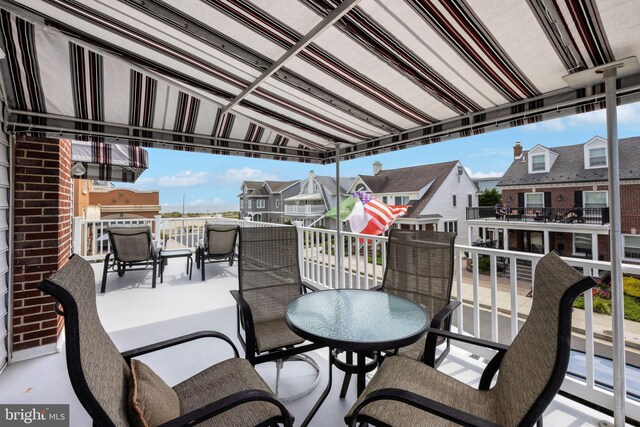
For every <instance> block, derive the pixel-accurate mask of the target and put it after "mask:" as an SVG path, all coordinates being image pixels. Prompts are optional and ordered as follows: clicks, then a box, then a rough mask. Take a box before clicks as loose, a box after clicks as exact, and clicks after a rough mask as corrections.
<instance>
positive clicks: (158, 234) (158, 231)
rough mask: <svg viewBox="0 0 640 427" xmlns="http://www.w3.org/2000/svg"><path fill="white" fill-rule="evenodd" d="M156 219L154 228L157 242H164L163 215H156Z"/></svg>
mask: <svg viewBox="0 0 640 427" xmlns="http://www.w3.org/2000/svg"><path fill="white" fill-rule="evenodd" d="M153 219H154V227H155V233H154V234H155V241H156V242H160V241H162V230H161V227H162V222H161V220H162V215H154V217H153Z"/></svg>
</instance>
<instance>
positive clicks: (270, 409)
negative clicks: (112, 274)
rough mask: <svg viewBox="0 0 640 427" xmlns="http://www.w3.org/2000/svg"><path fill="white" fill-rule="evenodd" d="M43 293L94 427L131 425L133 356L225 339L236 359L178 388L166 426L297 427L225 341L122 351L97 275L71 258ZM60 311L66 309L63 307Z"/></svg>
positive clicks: (43, 285) (207, 334) (198, 335)
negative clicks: (102, 313) (106, 324)
mask: <svg viewBox="0 0 640 427" xmlns="http://www.w3.org/2000/svg"><path fill="white" fill-rule="evenodd" d="M38 288H39V289H40V290H42V291H43V292H46V293H48V294H50V295H52V296H53V297H54V298H56V300H57V301H58V303H57V305H56V310H57V311H58V312H60V313H61V314H62V315H63V316H64V324H65V329H64V330H65V335H66V354H67V369H68V371H69V377H70V379H71V384H72V386H73V389H74V391H75V393H76V396H77V397H78V400H79V401H80V403H82V406H83V407H84V408H85V410H86V411H87V412H88V413H89V415H90V416H91V418H92V419H93V422H94V425H96V426H118V427H121V426H128V425H130V424H129V419H128V417H127V405H128V388H129V386H130V384H129V383H130V381H131V375H132V374H131V369H130V367H129V362H130V360H131V358H134V357H137V356H140V355H143V354H147V353H151V352H153V351H156V350H161V349H164V348H168V347H171V346H174V345H178V344H182V343H185V342H189V341H193V340H195V339H200V338H216V339H220V340H223V341H226V342H227V343H228V344H229V345H230V346H231V348H232V350H233V352H234V353H235V356H236V357H235V358H231V359H227V360H225V361H223V362H220V363H218V364H216V365H214V366H212V367H210V368H207V369H205V370H204V371H202V372H200V373H198V374H196V375H195V376H193V377H191V378H189V379H187V380H185V381H183V382H182V383H180V384H178V385H176V386H174V387H173V390H174V391H175V392H176V394H177V396H178V399H179V406H180V415H179V416H178V417H177V418H175V419H173V420H171V421H169V422H168V423H166V424H163V425H166V426H187V425H192V424H195V423H198V422H202V421H204V422H203V423H202V424H200V425H203V426H230V425H233V426H254V425H260V426H272V425H275V424H276V423H282V424H284V425H285V426H290V425H292V424H291V423H292V419H291V416H290V414H289V413H288V412H287V410H286V409H285V407H284V406H283V405H282V403H280V402H279V401H278V400H277V398H276V397H275V396H274V395H273V393H272V392H271V391H270V390H269V388H268V386H267V384H266V383H265V382H264V381H263V380H262V378H261V377H260V376H259V375H258V373H257V372H256V371H255V370H254V369H253V367H252V366H251V364H250V363H248V362H247V361H246V360H244V359H239V358H237V356H238V351H237V349H236V348H235V346H234V345H233V343H232V342H231V340H230V339H229V338H228V337H226V336H225V335H223V334H221V333H219V332H214V331H202V332H196V333H193V334H190V335H186V336H183V337H179V338H174V339H171V340H168V341H164V342H160V343H157V344H152V345H149V346H145V347H141V348H138V349H135V350H131V351H127V352H124V353H120V352H119V351H118V349H117V348H116V346H115V345H114V344H113V342H112V341H111V339H110V338H109V335H107V333H106V331H105V330H104V328H103V327H102V324H101V323H100V319H99V318H98V312H97V309H96V296H95V290H94V289H95V288H94V274H93V270H92V268H91V266H90V265H89V263H88V262H87V261H85V260H84V259H82V258H81V257H79V256H77V255H76V256H72V257H71V258H70V259H69V262H68V263H67V264H66V265H65V266H64V267H62V268H61V269H60V270H59V271H57V272H56V273H54V274H53V275H52V276H51V277H49V278H48V279H46V280H43V281H42V282H41V283H40V285H39V286H38ZM60 306H61V307H62V308H61V309H60Z"/></svg>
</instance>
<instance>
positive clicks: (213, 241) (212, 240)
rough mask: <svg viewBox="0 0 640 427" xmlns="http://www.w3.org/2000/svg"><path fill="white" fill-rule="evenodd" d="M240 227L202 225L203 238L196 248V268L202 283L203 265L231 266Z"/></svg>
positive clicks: (234, 256)
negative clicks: (207, 263) (218, 263)
mask: <svg viewBox="0 0 640 427" xmlns="http://www.w3.org/2000/svg"><path fill="white" fill-rule="evenodd" d="M239 231H240V227H238V226H237V225H223V224H210V223H206V224H205V225H204V238H203V239H202V240H200V242H199V243H198V247H197V248H196V267H197V268H199V269H200V272H201V274H202V280H203V281H204V276H205V274H204V264H205V261H209V262H228V263H229V266H232V265H233V261H234V259H235V258H236V256H237V255H236V242H237V241H238V233H239Z"/></svg>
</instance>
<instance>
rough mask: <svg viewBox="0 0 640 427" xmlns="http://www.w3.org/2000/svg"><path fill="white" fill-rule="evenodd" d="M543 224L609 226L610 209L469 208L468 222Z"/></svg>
mask: <svg viewBox="0 0 640 427" xmlns="http://www.w3.org/2000/svg"><path fill="white" fill-rule="evenodd" d="M478 219H484V220H498V221H506V222H509V221H515V222H542V223H554V224H597V225H605V224H609V208H522V207H515V208H514V207H505V208H502V209H501V210H500V211H498V212H497V210H496V208H495V207H479V208H467V220H478Z"/></svg>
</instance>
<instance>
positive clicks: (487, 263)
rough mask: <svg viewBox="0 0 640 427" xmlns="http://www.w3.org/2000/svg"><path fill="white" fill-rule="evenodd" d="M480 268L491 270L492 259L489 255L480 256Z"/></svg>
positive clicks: (481, 269)
mask: <svg viewBox="0 0 640 427" xmlns="http://www.w3.org/2000/svg"><path fill="white" fill-rule="evenodd" d="M478 268H479V269H480V271H489V269H490V268H491V260H490V259H489V257H488V256H485V257H481V258H480V257H478Z"/></svg>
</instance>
